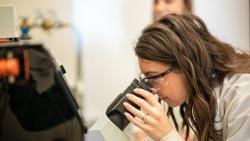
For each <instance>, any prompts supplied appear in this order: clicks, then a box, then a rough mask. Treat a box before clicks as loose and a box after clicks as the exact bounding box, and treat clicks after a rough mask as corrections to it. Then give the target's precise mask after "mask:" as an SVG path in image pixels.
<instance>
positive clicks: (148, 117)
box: [124, 89, 173, 140]
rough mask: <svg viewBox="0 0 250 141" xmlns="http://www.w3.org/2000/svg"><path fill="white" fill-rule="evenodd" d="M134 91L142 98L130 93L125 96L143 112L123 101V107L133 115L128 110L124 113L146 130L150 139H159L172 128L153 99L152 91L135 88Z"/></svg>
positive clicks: (160, 107) (161, 108)
mask: <svg viewBox="0 0 250 141" xmlns="http://www.w3.org/2000/svg"><path fill="white" fill-rule="evenodd" d="M134 92H135V93H136V94H138V95H140V96H142V97H143V98H144V99H142V98H139V97H137V96H135V95H132V94H127V95H126V97H127V98H128V99H129V100H130V101H132V102H133V103H135V104H136V105H138V106H139V107H141V109H143V111H145V112H143V111H141V110H138V109H136V108H134V107H133V106H132V105H130V104H129V103H127V102H125V103H124V107H125V108H126V109H127V110H128V111H129V112H130V113H132V114H133V115H134V117H133V116H132V115H131V114H130V113H128V112H125V113H124V115H125V116H126V117H127V119H128V120H129V121H130V122H132V123H133V124H135V126H137V127H139V128H140V129H142V130H143V131H144V132H146V133H147V134H148V135H149V136H150V137H151V138H152V139H154V140H160V139H161V138H162V137H164V136H165V135H167V134H168V133H169V132H170V131H171V130H172V128H173V127H172V125H171V123H170V121H169V119H168V117H167V116H166V114H165V111H164V109H163V107H162V105H161V104H160V103H159V102H158V101H157V100H156V99H155V97H154V95H153V94H152V93H150V92H148V91H146V90H143V89H135V90H134Z"/></svg>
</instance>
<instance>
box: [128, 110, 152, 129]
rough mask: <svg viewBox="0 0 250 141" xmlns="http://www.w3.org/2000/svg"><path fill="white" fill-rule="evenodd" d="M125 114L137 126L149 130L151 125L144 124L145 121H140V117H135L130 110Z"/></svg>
mask: <svg viewBox="0 0 250 141" xmlns="http://www.w3.org/2000/svg"><path fill="white" fill-rule="evenodd" d="M124 115H125V116H126V118H127V119H128V120H129V121H130V122H131V123H133V124H134V125H135V126H137V127H139V128H141V129H142V130H146V131H147V130H149V129H150V128H151V127H150V125H148V124H144V123H143V122H141V121H140V119H138V118H135V117H133V116H132V115H131V114H129V113H128V112H125V113H124Z"/></svg>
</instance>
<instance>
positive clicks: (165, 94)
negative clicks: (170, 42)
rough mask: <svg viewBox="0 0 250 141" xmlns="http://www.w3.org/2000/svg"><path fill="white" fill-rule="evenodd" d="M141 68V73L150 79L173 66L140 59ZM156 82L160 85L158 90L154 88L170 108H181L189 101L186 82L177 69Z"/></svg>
mask: <svg viewBox="0 0 250 141" xmlns="http://www.w3.org/2000/svg"><path fill="white" fill-rule="evenodd" d="M139 67H140V70H141V73H143V74H144V75H146V77H149V76H154V75H157V74H160V73H162V72H164V71H165V70H167V69H169V68H170V67H171V66H169V65H166V64H162V63H159V62H156V61H150V60H145V59H140V58H139ZM156 81H159V84H158V86H157V88H154V87H153V88H154V89H156V90H157V94H158V96H159V97H160V98H161V99H162V100H164V101H165V102H166V103H168V105H169V106H170V107H175V106H179V105H181V104H183V103H184V102H185V101H186V100H187V98H188V94H187V89H186V83H185V82H186V81H185V76H184V74H183V73H182V72H180V71H178V70H177V69H175V70H174V71H172V72H170V73H168V74H167V75H165V76H163V77H161V78H159V80H156Z"/></svg>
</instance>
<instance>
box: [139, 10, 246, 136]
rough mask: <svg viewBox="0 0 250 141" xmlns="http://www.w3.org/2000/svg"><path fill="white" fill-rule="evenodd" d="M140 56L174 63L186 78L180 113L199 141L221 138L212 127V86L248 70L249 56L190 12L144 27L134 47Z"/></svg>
mask: <svg viewBox="0 0 250 141" xmlns="http://www.w3.org/2000/svg"><path fill="white" fill-rule="evenodd" d="M135 53H136V55H137V56H138V57H139V58H143V59H147V60H151V61H157V62H161V63H165V64H168V65H175V66H177V69H178V70H179V71H181V72H182V73H183V74H184V75H185V78H186V85H187V93H188V95H189V98H188V100H187V101H186V102H185V103H184V104H182V105H181V115H182V117H183V121H184V123H185V124H186V125H187V127H188V129H189V128H193V130H194V132H195V134H196V136H197V138H198V140H199V141H208V140H214V141H218V140H221V131H219V130H217V129H216V128H215V126H214V122H216V121H215V116H216V111H217V102H216V97H215V94H214V91H213V89H214V88H215V87H216V86H220V85H222V83H223V80H224V78H225V77H226V76H231V75H233V74H235V73H249V72H250V56H249V54H247V53H237V52H236V51H235V50H234V49H233V47H232V46H231V45H229V44H227V43H224V42H222V41H220V40H218V39H216V38H215V37H214V36H213V35H212V34H210V33H209V31H208V29H207V27H206V25H205V23H204V22H203V21H202V20H201V19H200V18H199V17H197V16H195V15H192V14H183V15H176V14H171V15H167V16H165V17H163V18H162V19H160V20H158V21H155V22H154V23H152V24H150V25H149V26H147V27H146V28H145V29H144V30H143V32H142V34H141V36H140V37H139V39H138V42H137V44H136V47H135Z"/></svg>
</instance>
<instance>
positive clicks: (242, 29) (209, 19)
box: [194, 0, 250, 50]
mask: <svg viewBox="0 0 250 141" xmlns="http://www.w3.org/2000/svg"><path fill="white" fill-rule="evenodd" d="M194 12H195V13H196V14H197V15H198V16H200V17H201V18H202V19H203V20H204V21H205V23H206V24H207V26H208V28H209V30H210V31H211V32H212V33H213V34H215V35H216V37H218V38H219V39H221V40H223V41H226V42H228V43H230V44H232V45H233V46H234V47H236V48H240V49H243V50H249V49H250V44H249V40H250V39H249V38H250V37H249V25H250V23H249V16H250V15H249V0H194Z"/></svg>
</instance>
